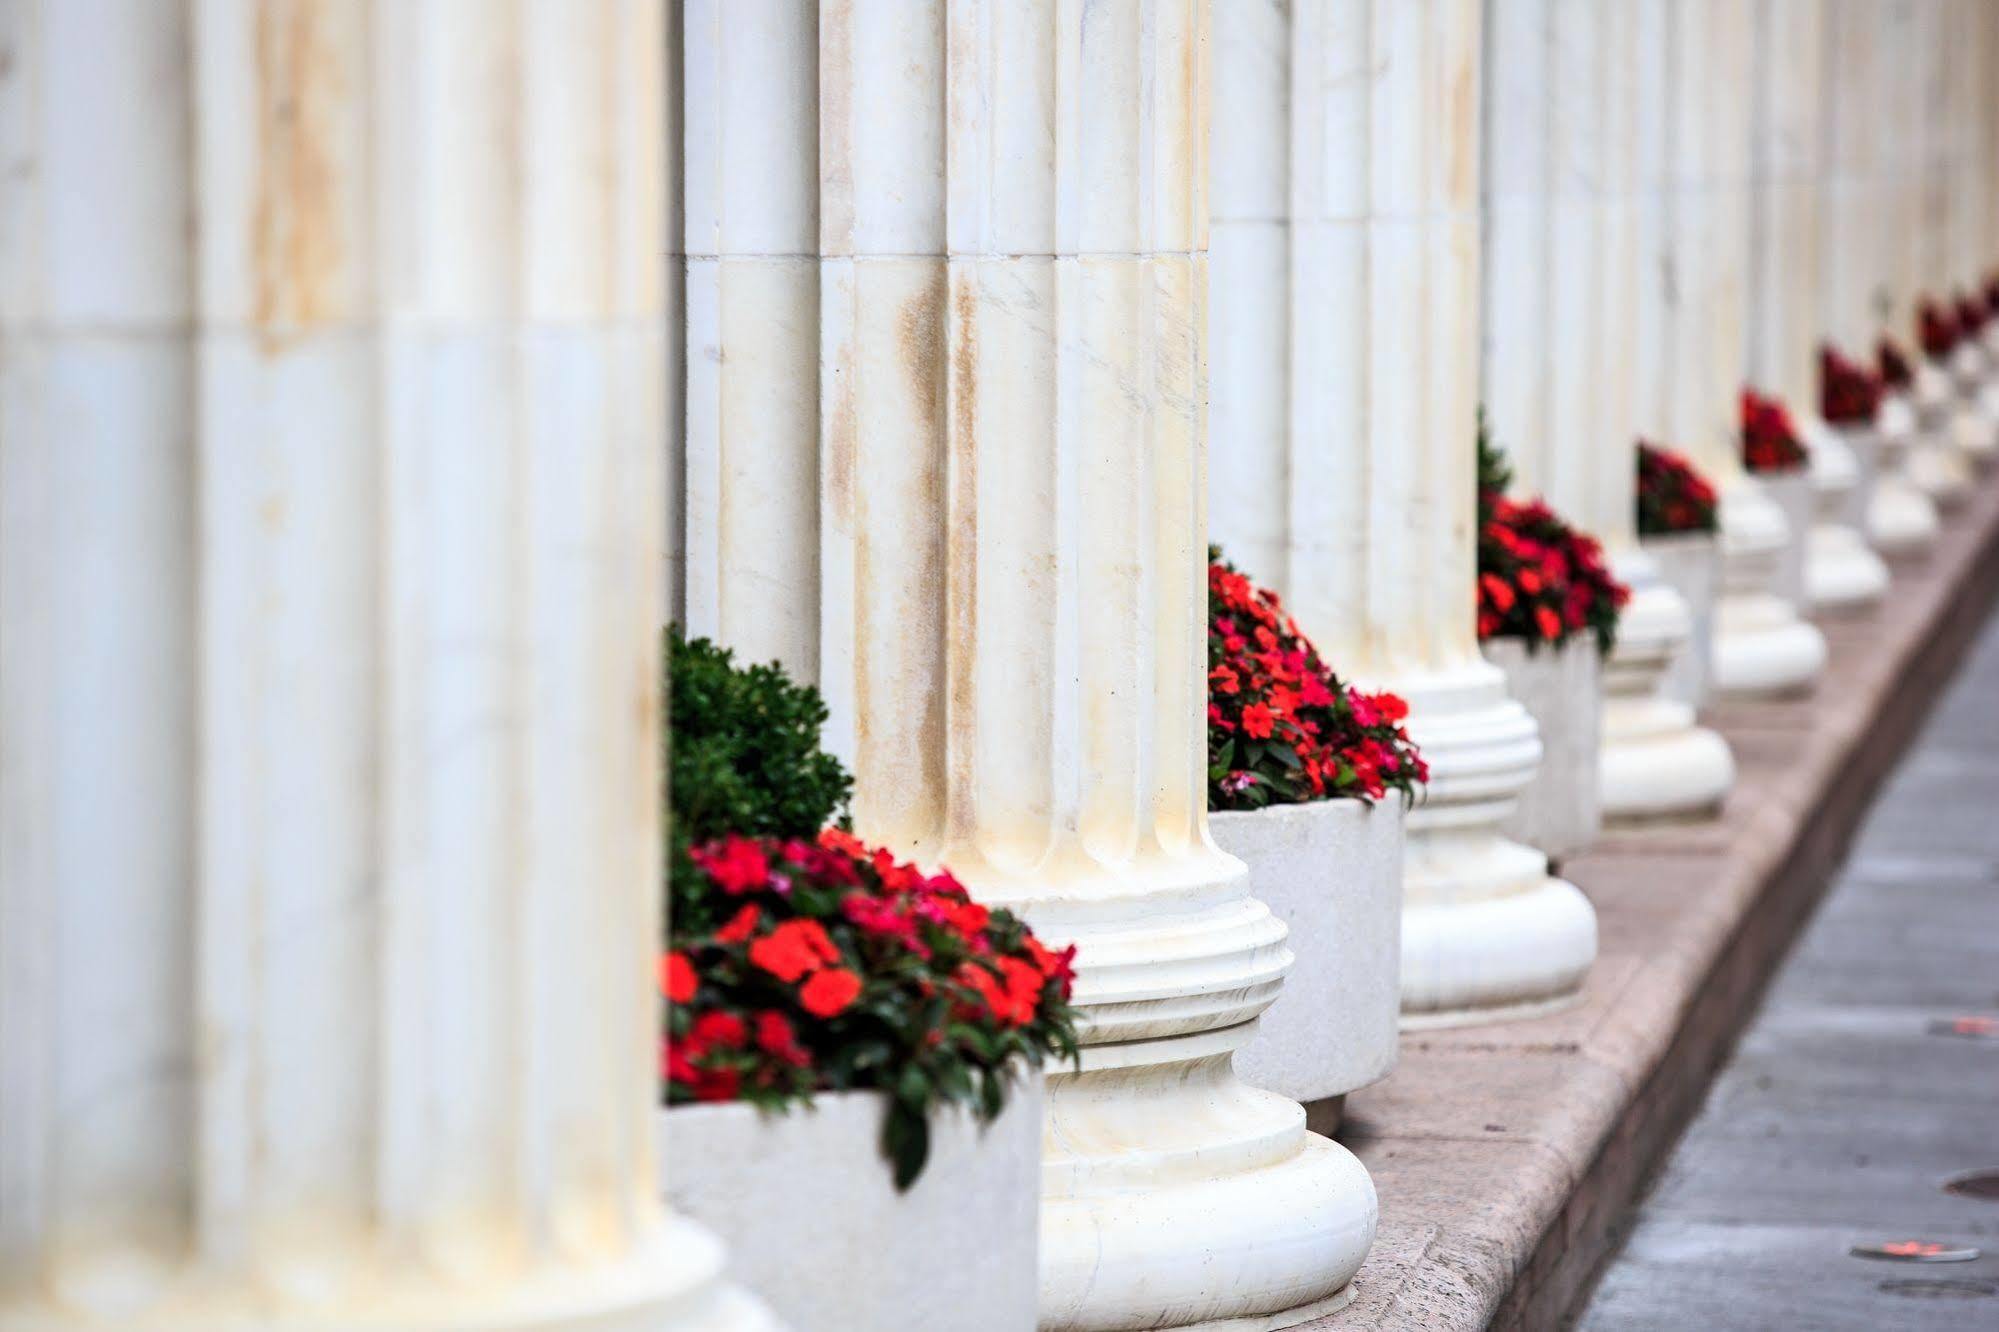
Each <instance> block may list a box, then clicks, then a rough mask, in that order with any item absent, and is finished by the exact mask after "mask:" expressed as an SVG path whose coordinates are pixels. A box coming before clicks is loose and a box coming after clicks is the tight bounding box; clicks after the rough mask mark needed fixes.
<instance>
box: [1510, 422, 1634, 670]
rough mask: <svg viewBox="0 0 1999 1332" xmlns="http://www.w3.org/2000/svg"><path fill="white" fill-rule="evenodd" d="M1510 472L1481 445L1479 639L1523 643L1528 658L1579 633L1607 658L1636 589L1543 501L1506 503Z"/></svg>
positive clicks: (1591, 539) (1598, 549)
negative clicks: (1620, 618)
mask: <svg viewBox="0 0 1999 1332" xmlns="http://www.w3.org/2000/svg"><path fill="white" fill-rule="evenodd" d="M1511 480H1512V473H1511V471H1510V469H1509V468H1508V467H1507V465H1506V461H1505V458H1504V457H1503V456H1502V455H1501V454H1500V452H1499V450H1498V449H1497V448H1495V447H1494V446H1493V444H1492V442H1491V440H1490V439H1489V438H1488V437H1487V435H1486V431H1485V424H1484V422H1483V420H1481V421H1480V424H1479V438H1478V636H1479V638H1480V639H1481V640H1487V639H1494V638H1513V639H1519V640H1521V641H1522V642H1523V643H1525V644H1526V646H1527V649H1528V651H1529V652H1532V651H1534V650H1535V649H1537V648H1539V647H1541V646H1542V645H1548V646H1557V647H1558V646H1560V645H1561V644H1563V643H1565V642H1567V641H1568V640H1569V639H1570V638H1571V637H1573V636H1574V635H1576V634H1579V633H1583V632H1588V633H1590V634H1593V635H1594V636H1595V638H1596V645H1597V650H1598V651H1600V652H1603V653H1605V654H1608V653H1609V652H1610V650H1611V647H1612V646H1613V645H1614V644H1615V643H1616V641H1617V620H1618V616H1619V614H1620V613H1622V611H1623V609H1624V605H1625V603H1626V602H1628V601H1629V600H1630V599H1631V590H1630V589H1629V588H1627V587H1625V586H1624V584H1622V583H1620V582H1618V581H1617V578H1616V577H1615V575H1613V574H1612V573H1611V572H1610V565H1609V563H1608V562H1607V561H1605V559H1604V557H1603V548H1602V547H1601V546H1600V545H1598V544H1597V542H1596V539H1595V538H1594V537H1590V536H1586V535H1584V534H1583V533H1582V532H1579V531H1577V530H1576V529H1575V528H1573V527H1571V526H1570V525H1569V524H1568V523H1567V522H1565V521H1563V519H1562V518H1561V517H1560V516H1559V515H1558V514H1556V513H1555V511H1554V510H1553V509H1551V508H1549V507H1548V505H1547V504H1545V503H1544V502H1542V501H1541V500H1539V499H1535V500H1528V501H1525V502H1521V501H1517V500H1513V499H1510V498H1508V497H1507V495H1506V487H1507V485H1508V484H1509V483H1510V482H1511Z"/></svg>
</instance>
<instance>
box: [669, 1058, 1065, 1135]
mask: <svg viewBox="0 0 1999 1332" xmlns="http://www.w3.org/2000/svg"><path fill="white" fill-rule="evenodd" d="M1047 1072H1048V1068H1047V1066H1046V1065H1045V1064H1044V1065H1042V1066H1040V1067H1036V1066H1035V1065H1033V1064H1030V1063H1028V1062H1027V1061H1026V1060H1025V1059H1018V1058H1016V1059H1014V1060H1013V1061H1011V1063H1010V1065H1009V1067H1008V1068H1007V1071H1006V1081H1007V1087H1008V1096H1007V1103H1006V1105H1004V1106H1002V1107H1001V1108H1000V1113H1001V1114H1005V1113H1006V1111H1007V1110H1008V1109H1009V1108H1011V1106H1012V1104H1013V1096H1012V1093H1013V1091H1015V1090H1017V1089H1018V1088H1019V1086H1020V1084H1022V1083H1024V1082H1029V1081H1032V1080H1036V1079H1039V1078H1042V1077H1045V1076H1046V1075H1047ZM887 1099H888V1093H887V1092H885V1091H883V1090H882V1089H881V1088H879V1087H846V1088H836V1089H833V1090H829V1091H816V1092H813V1093H812V1099H810V1100H808V1101H800V1102H797V1103H796V1104H794V1105H788V1106H783V1107H779V1108H775V1109H766V1108H765V1107H763V1106H760V1105H755V1104H753V1103H751V1102H749V1101H741V1100H738V1101H694V1102H682V1103H681V1104H679V1105H668V1104H666V1103H665V1102H664V1101H662V1102H660V1103H658V1104H657V1105H655V1106H654V1107H653V1109H654V1110H655V1111H656V1112H657V1113H659V1114H662V1115H690V1114H701V1113H703V1112H705V1113H706V1114H708V1115H709V1116H712V1117H716V1118H719V1117H721V1116H723V1115H726V1114H753V1115H758V1116H760V1117H763V1118H767V1119H770V1120H772V1121H773V1122H781V1121H784V1120H787V1119H790V1118H792V1117H793V1116H796V1115H807V1116H810V1115H814V1114H817V1113H818V1111H819V1104H820V1102H822V1101H830V1102H833V1103H835V1104H836V1105H840V1106H849V1105H856V1104H859V1103H860V1102H862V1101H885V1100H887ZM950 1114H964V1115H967V1116H972V1107H971V1106H970V1105H967V1104H965V1103H963V1102H959V1101H939V1102H938V1103H937V1104H936V1105H935V1106H934V1107H933V1108H932V1109H931V1111H930V1117H931V1118H932V1119H933V1120H934V1119H936V1118H938V1117H939V1116H941V1115H950ZM972 1117H974V1118H976V1116H972ZM980 1127H981V1128H984V1127H985V1126H984V1125H980Z"/></svg>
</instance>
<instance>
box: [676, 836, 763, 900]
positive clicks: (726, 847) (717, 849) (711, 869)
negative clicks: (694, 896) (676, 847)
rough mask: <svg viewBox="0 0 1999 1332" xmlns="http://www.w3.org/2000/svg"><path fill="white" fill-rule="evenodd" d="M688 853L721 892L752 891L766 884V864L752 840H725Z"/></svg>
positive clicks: (736, 838)
mask: <svg viewBox="0 0 1999 1332" xmlns="http://www.w3.org/2000/svg"><path fill="white" fill-rule="evenodd" d="M688 854H689V855H690V856H692V857H693V860H694V863H695V864H696V865H699V866H700V867H701V868H702V869H704V870H706V871H707V872H708V877H709V878H711V879H713V880H714V881H715V884H716V886H717V887H719V888H721V890H722V891H723V892H725V893H731V894H738V893H748V892H754V891H756V890H757V889H759V888H761V887H763V886H764V885H765V884H766V883H768V882H770V861H769V860H768V859H767V858H766V857H765V856H764V853H763V848H762V847H760V846H758V845H757V843H756V841H755V840H754V839H752V838H748V837H733V836H732V837H725V838H723V839H722V840H721V841H720V842H717V843H712V844H710V845H708V846H698V847H695V848H693V849H692V850H691V851H689V852H688Z"/></svg>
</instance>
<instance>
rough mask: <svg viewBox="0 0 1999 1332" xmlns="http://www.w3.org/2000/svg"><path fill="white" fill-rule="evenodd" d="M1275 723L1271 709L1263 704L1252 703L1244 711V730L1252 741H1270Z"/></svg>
mask: <svg viewBox="0 0 1999 1332" xmlns="http://www.w3.org/2000/svg"><path fill="white" fill-rule="evenodd" d="M1273 721H1274V719H1273V718H1272V717H1271V715H1270V709H1269V708H1267V707H1265V706H1264V705H1263V704H1261V703H1252V704H1250V705H1249V706H1248V707H1246V708H1244V709H1243V710H1242V729H1243V731H1244V733H1245V734H1247V735H1248V736H1249V737H1250V738H1251V739H1252V740H1268V739H1269V738H1270V729H1271V725H1272V723H1273Z"/></svg>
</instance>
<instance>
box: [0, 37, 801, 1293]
mask: <svg viewBox="0 0 1999 1332" xmlns="http://www.w3.org/2000/svg"><path fill="white" fill-rule="evenodd" d="M662 19H663V14H662V9H661V7H660V6H659V5H656V4H653V5H647V4H635V5H627V6H622V7H619V8H616V9H611V8H599V9H596V10H593V11H592V12H591V13H589V14H587V15H581V14H564V15H562V16H559V17H558V16H557V15H556V14H555V13H554V12H553V11H551V10H547V9H523V8H516V9H507V10H504V11H495V12H494V13H491V14H486V15H481V16H479V18H478V21H477V22H473V21H472V20H473V15H471V14H470V13H469V12H467V11H462V10H458V9H453V8H451V7H449V6H444V5H440V4H434V3H424V4H409V5H401V6H382V7H374V8H372V9H371V8H369V7H364V6H339V5H299V6H278V7H272V6H261V7H250V6H204V7H199V8H194V7H187V6H174V5H151V4H137V3H120V4H111V5H73V4H64V5H55V6H45V7H35V9H34V10H33V12H32V13H31V12H30V11H29V9H28V8H27V7H24V6H20V5H9V6H6V7H5V8H4V10H0V50H4V52H5V54H4V56H0V134H4V135H5V152H6V155H7V164H8V165H7V169H6V170H5V171H3V172H0V236H4V241H0V254H4V255H5V256H6V259H5V260H4V262H6V263H7V264H8V265H9V271H8V274H7V280H6V282H5V284H4V295H3V296H0V364H4V367H5V368H4V371H0V495H4V501H0V569H4V570H5V573H4V575H0V644H4V649H0V650H4V654H5V658H4V659H5V667H4V677H5V684H4V687H0V754H4V756H5V759H4V761H5V765H6V776H5V779H4V784H3V785H4V797H0V950H4V951H0V1198H4V1199H5V1202H4V1204H0V1325H5V1326H7V1327H9V1328H15V1327H32V1328H37V1329H69V1328H84V1327H90V1328H104V1327H120V1328H137V1327H145V1328H188V1329H193V1328H211V1327H248V1326H256V1327H264V1328H315V1329H327V1328H391V1327H393V1328H405V1329H433V1328H446V1327H450V1328H465V1327H469V1326H478V1327H506V1328H519V1329H580V1328H586V1327H587V1328H591V1329H611V1328H625V1329H637V1328H641V1327H643V1328H648V1329H653V1328H674V1329H679V1328H702V1329H714V1328H762V1327H769V1326H771V1323H770V1322H769V1319H768V1315H767V1314H764V1313H763V1312H762V1311H761V1310H759V1309H757V1308H756V1307H755V1306H752V1305H750V1304H748V1303H747V1302H746V1301H744V1300H743V1298H742V1297H741V1296H739V1295H736V1294H734V1293H733V1292H732V1291H731V1290H730V1289H729V1288H728V1287H725V1286H723V1285H721V1284H720V1283H719V1282H718V1280H717V1269H718V1267H719V1265H720V1262H721V1255H720V1253H719V1251H718V1250H717V1248H716V1246H715V1244H714V1242H713V1241H712V1239H710V1238H708V1237H706V1236H704V1235H703V1234H701V1233H700V1232H699V1231H698V1230H696V1229H695V1228H694V1227H692V1226H690V1225H687V1224H686V1223H684V1222H678V1221H674V1220H672V1219H670V1218H669V1217H667V1216H666V1215H665V1214H664V1213H663V1211H662V1209H661V1207H660V1206H659V1204H658V1201H657V1199H656V1197H655V1196H654V1192H653V1189H652V1179H653V1172H654V1164H655V1163H654V1157H653V1149H652V1144H651V1135H650V1125H651V1120H652V1115H653V1113H654V1109H653V1107H654V1102H655V1100H656V1096H657V1089H656V1069H655V1065H654V1063H653V1058H652V1051H653V1050H654V1049H655V1048H656V1044H657V1039H658V1029H657V1022H658V1001H657V997H656V995H655V994H654V981H653V974H654V970H653V966H652V963H651V959H650V958H649V956H648V953H649V951H650V949H651V946H652V944H651V941H653V940H656V939H657V938H658V937H659V932H660V919H659V913H660V903H659V878H658V870H659V867H658V856H659V830H658V808H657V801H656V797H655V794H654V793H655V792H656V790H657V783H658V755H659V744H658V740H659V736H658V727H659V708H658V689H659V685H658V670H659V662H658V651H659V646H658V639H657V634H656V625H655V624H654V623H653V622H652V618H653V617H652V616H651V615H650V614H648V613H646V610H645V608H648V607H651V606H654V605H657V604H658V600H659V589H658V586H657V580H658V575H659V570H660V554H661V545H662V537H663V526H664V525H663V523H662V522H661V514H660V512H659V507H658V498H657V497H658V496H659V494H660V493H661V491H662V489H663V486H662V484H661V480H660V472H661V467H662V461H663V460H662V457H661V452H660V449H659V440H660V438H661V436H662V434H663V425H664V418H663V411H662V408H663V404H662V402H661V400H660V396H659V394H658V393H657V392H656V391H653V388H652V386H654V385H656V384H657V382H658V379H659V375H660V367H661V366H662V365H664V364H666V358H667V349H666V347H665V346H664V338H663V333H662V329H663V323H664V303H665V293H664V284H663V282H662V272H661V263H660V255H659V249H660V246H659V236H660V224H661V219H662V216H663V211H664V210H665V208H666V207H667V200H666V198H665V188H664V182H663V180H662V178H661V176H660V173H659V163H660V161H661V160H663V156H664V151H663V149H664V145H663V143H662V134H663V133H664V128H665V124H666V120H665V117H664V115H663V113H662V105H661V100H662V97H663V95H664V89H663V87H662V62H661V61H660V60H659V58H658V52H659V51H661V50H662V49H663V47H664V42H665V30H664V26H663V22H662ZM503 52H504V53H507V54H506V58H504V59H502V58H501V53H503ZM579 87H588V88H590V89H592V90H593V95H592V96H591V97H590V98H588V99H584V100H581V101H578V100H575V99H574V98H573V97H571V96H570V90H573V89H576V88H579ZM391 126H392V127H394V129H395V132H394V133H387V132H385V129H386V127H391ZM526 178H532V179H533V181H534V189H533V191H532V192H523V191H522V190H521V189H520V188H519V186H518V182H519V181H521V180H523V179H526ZM16 256H21V257H22V258H23V259H25V261H26V263H25V267H24V269H22V270H15V269H14V268H13V267H12V265H13V264H14V263H15V262H16ZM635 611H636V612H637V613H635Z"/></svg>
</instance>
